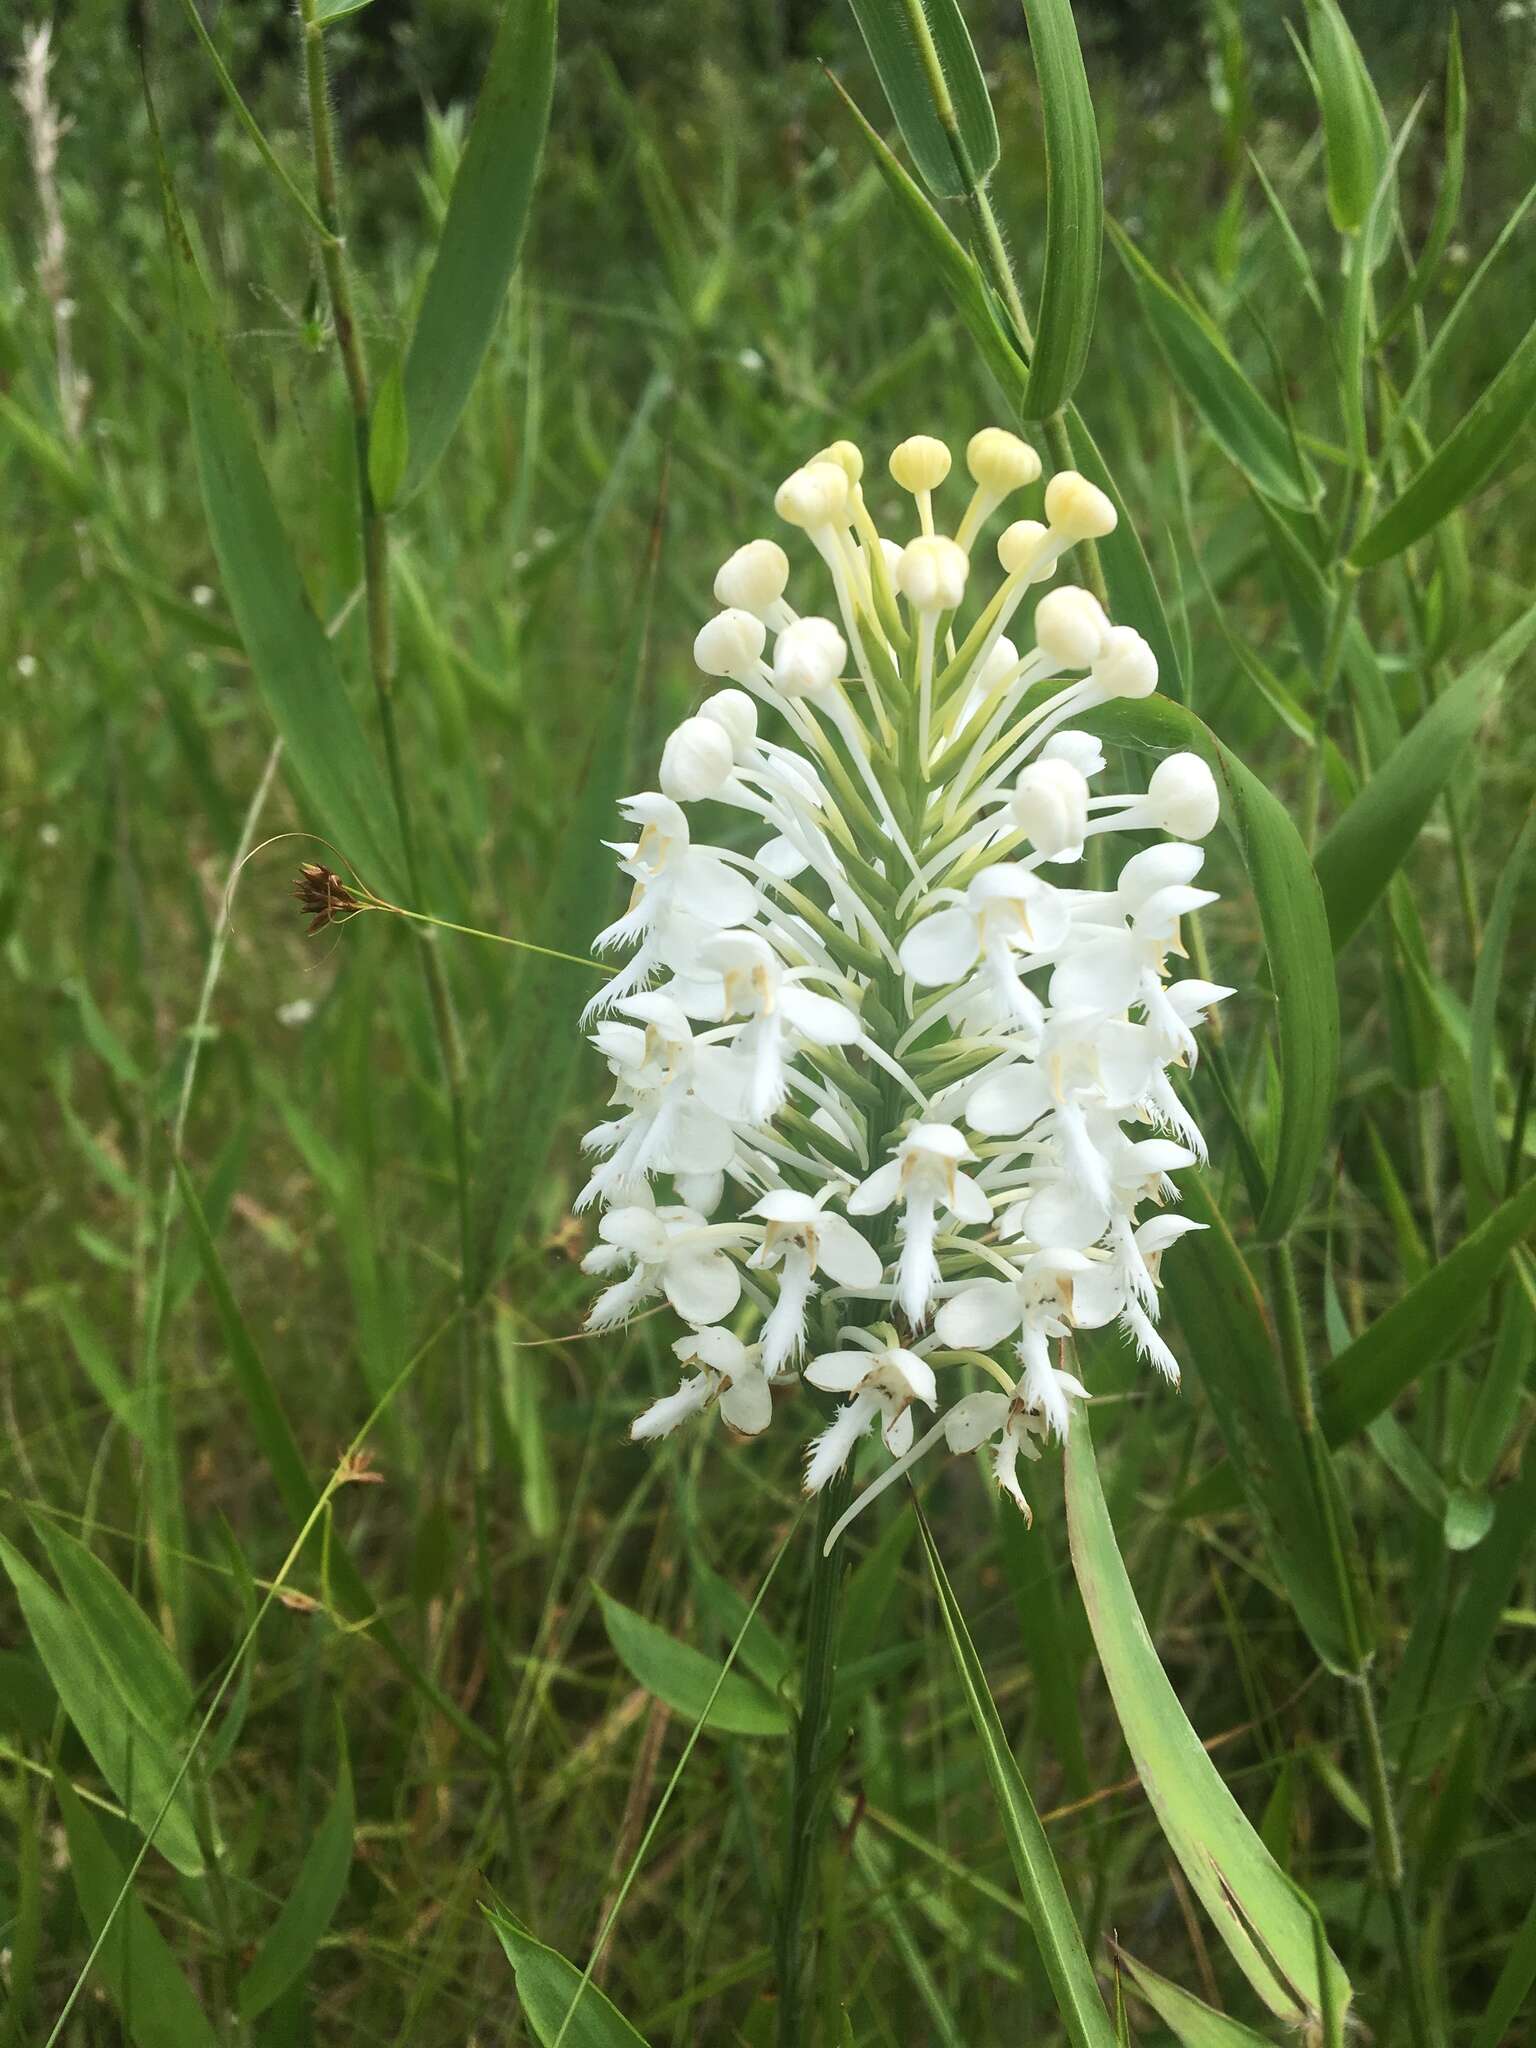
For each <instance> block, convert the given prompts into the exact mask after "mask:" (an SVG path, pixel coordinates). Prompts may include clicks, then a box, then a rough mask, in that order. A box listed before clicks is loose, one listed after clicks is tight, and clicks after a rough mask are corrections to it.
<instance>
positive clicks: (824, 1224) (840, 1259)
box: [816, 1215, 885, 1287]
mask: <svg viewBox="0 0 1536 2048" xmlns="http://www.w3.org/2000/svg"><path fill="white" fill-rule="evenodd" d="M816 1247H817V1249H816V1265H817V1268H818V1270H819V1271H821V1272H823V1273H825V1274H827V1275H828V1277H829V1278H830V1279H833V1280H835V1281H836V1282H837V1284H838V1286H839V1287H878V1286H879V1285H880V1275H881V1274H882V1272H884V1270H885V1269H884V1267H883V1266H882V1265H881V1263H880V1254H879V1253H878V1252H877V1251H876V1250H875V1248H874V1246H873V1245H872V1244H871V1243H870V1241H869V1239H868V1238H867V1237H861V1236H860V1234H859V1232H858V1231H856V1230H855V1229H854V1227H853V1225H852V1224H851V1223H847V1222H845V1221H844V1220H843V1218H842V1217H841V1216H825V1215H824V1216H823V1217H822V1218H821V1220H820V1222H819V1223H818V1224H817V1226H816Z"/></svg>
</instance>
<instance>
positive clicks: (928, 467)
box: [891, 434, 949, 493]
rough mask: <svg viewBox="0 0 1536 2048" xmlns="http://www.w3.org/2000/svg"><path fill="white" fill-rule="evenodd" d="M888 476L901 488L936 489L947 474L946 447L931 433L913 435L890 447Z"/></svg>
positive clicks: (906, 489) (913, 489) (911, 489)
mask: <svg viewBox="0 0 1536 2048" xmlns="http://www.w3.org/2000/svg"><path fill="white" fill-rule="evenodd" d="M891 475H892V476H893V477H894V478H895V479H896V481H897V483H898V484H900V486H901V488H902V489H903V490H904V491H912V492H914V493H916V492H918V491H936V490H937V489H938V488H939V485H940V484H941V483H943V481H944V479H945V477H947V476H948V475H949V450H948V449H947V448H946V447H945V446H944V443H943V442H942V441H936V440H935V439H934V438H933V436H932V434H914V435H913V436H912V437H911V439H910V440H907V441H903V442H902V444H901V446H900V447H899V448H893V449H892V450H891Z"/></svg>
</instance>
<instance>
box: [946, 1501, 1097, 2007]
mask: <svg viewBox="0 0 1536 2048" xmlns="http://www.w3.org/2000/svg"><path fill="white" fill-rule="evenodd" d="M915 1511H916V1513H917V1515H918V1518H919V1520H918V1527H919V1529H920V1531H921V1533H922V1538H923V1548H924V1550H925V1551H926V1552H927V1554H928V1569H929V1571H930V1572H931V1573H932V1575H933V1584H934V1590H935V1591H936V1592H937V1594H938V1596H939V1612H940V1614H941V1615H942V1617H943V1621H944V1634H945V1636H946V1638H947V1640H948V1642H949V1647H950V1653H951V1655H952V1656H953V1658H954V1662H955V1670H956V1672H957V1673H958V1675H959V1679H960V1688H961V1690H962V1692H963V1693H964V1694H965V1701H966V1705H967V1706H968V1707H969V1709H970V1713H971V1719H972V1721H973V1722H974V1723H975V1727H976V1733H977V1736H978V1738H979V1739H980V1742H981V1748H982V1757H983V1760H984V1761H985V1763H986V1767H987V1776H988V1778H989V1779H990V1780H991V1783H992V1794H993V1797H994V1799H995V1800H996V1802H997V1813H998V1818H999V1820H1000V1821H1001V1822H1002V1825H1003V1832H1004V1834H1005V1836H1006V1837H1007V1842H1008V1854H1009V1857H1010V1858H1011V1859H1012V1862H1013V1868H1014V1874H1015V1875H1016V1876H1017V1878H1018V1881H1019V1889H1020V1892H1021V1893H1022V1895H1023V1899H1024V1904H1025V1906H1026V1907H1027V1909H1028V1912H1029V1920H1030V1925H1031V1926H1032V1927H1033V1929H1034V1932H1035V1939H1036V1941H1037V1942H1038V1944H1039V1947H1040V1960H1041V1962H1042V1963H1043V1964H1044V1966H1045V1973H1046V1976H1047V1977H1048V1978H1049V1979H1050V1985H1051V1991H1052V1994H1053V1995H1054V1997H1055V2000H1056V2009H1057V2011H1058V2012H1059V2013H1060V2015H1061V2022H1062V2025H1063V2027H1064V2028H1065V2029H1066V2034H1067V2038H1068V2040H1069V2041H1071V2042H1072V2044H1073V2048H1114V2041H1115V2030H1114V2028H1113V2027H1112V2026H1111V2024H1110V2021H1109V2015H1108V2014H1107V2013H1106V2012H1105V2010H1104V2000H1103V1998H1102V1996H1101V1995H1100V1992H1099V1987H1098V1983H1097V1981H1096V1980H1095V1977H1094V1974H1093V1965H1092V1964H1091V1963H1090V1962H1089V1960H1088V1952H1087V1950H1086V1949H1085V1948H1084V1947H1083V1937H1082V1935H1081V1933H1080V1932H1079V1931H1078V1925H1077V1921H1076V1920H1075V1919H1074V1917H1073V1913H1072V1907H1071V1904H1070V1902H1069V1901H1068V1898H1067V1893H1066V1887H1065V1886H1064V1885H1063V1884H1062V1881H1061V1872H1060V1871H1059V1870H1058V1869H1057V1868H1056V1858H1055V1857H1054V1856H1053V1855H1052V1854H1051V1845H1050V1843H1049V1842H1048V1841H1047V1840H1046V1834H1045V1829H1044V1828H1043V1827H1042V1826H1041V1824H1040V1816H1039V1814H1038V1813H1037V1812H1036V1811H1035V1802H1034V1801H1033V1799H1031V1798H1030V1796H1029V1787H1028V1786H1027V1785H1026V1784H1025V1783H1024V1780H1023V1777H1022V1776H1021V1775H1020V1772H1019V1767H1018V1765H1017V1764H1016V1763H1015V1762H1014V1758H1013V1751H1012V1749H1011V1748H1010V1747H1009V1745H1008V1738H1007V1736H1006V1735H1005V1734H1004V1733H1003V1724H1002V1722H1001V1721H1000V1720H999V1719H998V1713H997V1708H996V1707H995V1706H994V1705H993V1703H992V1695H991V1693H990V1692H989V1691H988V1690H987V1680H986V1674H985V1673H984V1672H983V1670H982V1668H981V1659H980V1658H979V1657H978V1656H977V1654H976V1645H975V1644H974V1643H973V1642H972V1641H971V1634H970V1630H969V1629H968V1628H967V1627H966V1625H965V1616H964V1615H963V1614H962V1613H961V1611H960V1604H959V1602H958V1601H957V1600H956V1598H955V1595H954V1589H953V1588H952V1587H951V1585H950V1583H949V1578H948V1575H947V1573H946V1572H945V1570H944V1565H943V1561H942V1560H941V1558H940V1557H939V1553H938V1550H937V1549H936V1548H935V1546H934V1541H933V1535H932V1532H931V1531H930V1529H929V1527H928V1521H927V1517H926V1516H924V1515H923V1512H922V1509H921V1508H920V1507H917V1508H916V1510H915Z"/></svg>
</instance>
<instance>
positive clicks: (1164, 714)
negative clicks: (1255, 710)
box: [1092, 697, 1339, 1239]
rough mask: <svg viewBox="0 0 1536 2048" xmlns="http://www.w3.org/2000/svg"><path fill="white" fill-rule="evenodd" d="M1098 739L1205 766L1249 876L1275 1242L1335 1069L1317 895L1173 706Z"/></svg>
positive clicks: (1299, 1194) (1308, 1170) (1302, 1188)
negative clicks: (1269, 1049)
mask: <svg viewBox="0 0 1536 2048" xmlns="http://www.w3.org/2000/svg"><path fill="white" fill-rule="evenodd" d="M1092 722H1093V723H1094V724H1095V726H1096V728H1097V730H1098V731H1099V732H1100V733H1101V734H1102V735H1103V737H1105V738H1106V739H1111V740H1115V741H1118V742H1119V743H1120V744H1122V745H1125V746H1132V747H1139V748H1141V749H1143V750H1144V751H1146V752H1149V753H1153V754H1164V753H1173V752H1176V751H1178V750H1180V749H1182V748H1188V749H1190V750H1191V751H1193V752H1194V753H1197V754H1199V755H1201V756H1202V757H1203V758H1204V759H1205V760H1206V761H1207V762H1209V764H1210V766H1211V769H1212V770H1213V772H1214V774H1215V776H1216V779H1217V783H1218V784H1219V786H1220V788H1221V793H1222V816H1223V817H1224V819H1225V821H1226V824H1227V827H1228V829H1229V830H1230V832H1231V833H1232V836H1233V838H1234V839H1235V841H1236V842H1237V848H1238V852H1239V853H1240V854H1241V856H1242V859H1243V864H1244V866H1245V867H1246V869H1247V871H1248V879H1249V882H1250V883H1251V884H1252V887H1253V895H1254V902H1255V904H1256V905H1257V908H1258V913H1259V923H1260V925H1261V927H1262V929H1263V934H1264V950H1265V954H1266V956H1267V958H1268V961H1269V976H1270V983H1271V986H1272V988H1273V990H1274V996H1275V1021H1276V1026H1277V1031H1278V1036H1279V1040H1280V1045H1279V1070H1280V1118H1279V1132H1278V1137H1277V1141H1276V1146H1275V1156H1274V1164H1273V1167H1272V1170H1271V1174H1270V1185H1269V1193H1268V1197H1267V1199H1266V1201H1265V1204H1264V1209H1263V1213H1262V1215H1261V1216H1260V1218H1259V1224H1258V1232H1259V1236H1260V1237H1261V1238H1265V1239H1273V1238H1278V1237H1280V1236H1283V1234H1284V1233H1285V1231H1286V1230H1288V1229H1289V1227H1290V1225H1291V1224H1292V1223H1293V1222H1294V1221H1295V1218H1296V1215H1297V1213H1298V1211H1299V1210H1300V1208H1301V1205H1302V1203H1303V1202H1304V1201H1305V1200H1306V1198H1307V1194H1308V1192H1309V1190H1310V1189H1311V1186H1312V1182H1313V1179H1314V1177H1315V1175H1316V1173H1317V1168H1318V1164H1319V1162H1320V1160H1321V1159H1322V1156H1323V1148H1324V1146H1325V1144H1326V1143H1327V1138H1328V1129H1329V1120H1330V1116H1331V1113H1332V1108H1333V1095H1334V1088H1335V1085H1336V1083H1337V1079H1338V1066H1339V997H1338V985H1337V982H1336V979H1335V976H1334V967H1333V947H1332V945H1331V943H1330V941H1329V936H1328V919H1327V913H1326V911H1325V908H1324V904H1323V897H1322V892H1321V890H1320V889H1319V887H1318V883H1317V877H1316V875H1315V874H1314V873H1313V869H1312V863H1311V862H1310V861H1309V860H1308V858H1307V853H1306V848H1305V847H1304V846H1303V845H1302V843H1301V837H1300V835H1299V833H1298V832H1297V830H1296V827H1295V826H1294V825H1293V824H1292V822H1291V818H1290V814H1289V812H1288V811H1287V810H1286V808H1285V806H1284V805H1283V804H1282V803H1281V802H1280V801H1279V799H1278V798H1277V797H1276V796H1275V795H1274V794H1273V792H1272V791H1270V790H1269V789H1267V788H1266V787H1265V785H1264V784H1263V783H1262V782H1261V781H1260V780H1259V778H1258V777H1257V776H1256V775H1254V774H1253V773H1252V772H1251V770H1249V769H1248V768H1246V767H1245V766H1244V765H1243V763H1242V762H1241V761H1239V760H1238V758H1237V756H1236V755H1235V754H1233V753H1232V752H1230V751H1229V749H1228V748H1226V747H1224V746H1223V745H1222V744H1221V742H1220V741H1219V740H1218V739H1217V738H1216V737H1215V736H1214V734H1212V733H1211V731H1210V730H1209V728H1208V727H1207V726H1205V725H1204V724H1203V723H1202V722H1201V720H1200V719H1198V718H1197V717H1196V716H1195V715H1194V713H1193V712H1191V711H1188V710H1186V709H1185V708H1184V706H1183V705H1182V704H1172V703H1169V702H1167V701H1166V700H1164V699H1162V698H1158V697H1149V698H1145V699H1143V700H1142V701H1140V702H1138V703H1125V702H1122V703H1119V704H1115V705H1107V706H1105V707H1103V708H1102V709H1100V710H1097V711H1095V712H1094V713H1093V714H1092Z"/></svg>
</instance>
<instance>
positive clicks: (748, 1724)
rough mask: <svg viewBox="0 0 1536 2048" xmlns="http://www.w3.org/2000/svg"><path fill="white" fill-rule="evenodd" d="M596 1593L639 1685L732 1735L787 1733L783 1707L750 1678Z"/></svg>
mask: <svg viewBox="0 0 1536 2048" xmlns="http://www.w3.org/2000/svg"><path fill="white" fill-rule="evenodd" d="M595 1591H596V1593H597V1599H598V1605H599V1606H600V1607H601V1608H602V1611H603V1626H604V1628H605V1629H606V1630H607V1631H608V1640H609V1642H610V1643H611V1644H612V1646H613V1650H614V1654H615V1655H616V1656H617V1657H618V1659H619V1661H620V1662H621V1663H622V1664H623V1665H624V1666H625V1667H626V1669H627V1670H628V1671H629V1674H630V1676H631V1677H632V1678H633V1679H634V1680H635V1681H636V1683H637V1684H639V1685H643V1686H644V1687H645V1689H646V1691H647V1692H649V1693H654V1694H655V1696H656V1698H657V1699H659V1700H664V1701H665V1702H666V1704H667V1705H668V1706H669V1707H671V1708H672V1709H673V1711H674V1712H676V1713H679V1714H685V1715H687V1717H688V1718H689V1719H690V1720H693V1721H701V1722H707V1724H708V1726H709V1727H711V1728H713V1729H717V1730H719V1731H721V1732H722V1733H725V1734H729V1735H787V1734H788V1733H789V1720H788V1716H787V1715H786V1714H785V1712H784V1709H783V1708H782V1707H781V1706H780V1705H779V1704H778V1702H777V1701H776V1700H774V1699H772V1698H770V1696H769V1695H768V1694H767V1693H766V1692H764V1691H763V1689H762V1688H761V1687H760V1686H759V1685H757V1684H756V1683H754V1681H753V1680H752V1679H750V1678H748V1677H745V1676H743V1675H742V1674H740V1673H738V1672H732V1673H731V1674H730V1676H729V1677H722V1676H721V1674H720V1672H719V1670H718V1669H717V1667H716V1665H715V1663H714V1662H713V1660H712V1659H711V1658H709V1657H706V1656H705V1655H704V1654H703V1652H702V1651H699V1650H695V1649H694V1648H693V1646H692V1645H691V1644H690V1643H681V1642H679V1641H678V1640H677V1638H676V1636H671V1635H668V1634H667V1631H666V1630H665V1629H664V1628H658V1627H657V1626H656V1624H655V1622H653V1621H647V1620H646V1618H645V1616H644V1615H643V1614H636V1612H635V1611H634V1609H633V1608H632V1607H626V1606H625V1605H624V1603H623V1601H621V1600H615V1599H614V1598H613V1596H612V1594H611V1593H605V1592H604V1591H603V1589H602V1587H601V1586H599V1587H597V1588H595ZM707 1702H709V1703H711V1704H709V1705H708V1709H707V1712H706V1703H707Z"/></svg>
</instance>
